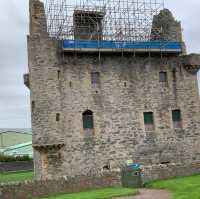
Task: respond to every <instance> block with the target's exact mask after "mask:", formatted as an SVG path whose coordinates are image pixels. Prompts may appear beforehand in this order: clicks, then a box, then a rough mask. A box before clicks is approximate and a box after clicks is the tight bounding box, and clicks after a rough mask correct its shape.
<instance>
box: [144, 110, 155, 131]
mask: <svg viewBox="0 0 200 199" xmlns="http://www.w3.org/2000/svg"><path fill="white" fill-rule="evenodd" d="M144 126H145V131H152V130H154V118H153V112H145V113H144Z"/></svg>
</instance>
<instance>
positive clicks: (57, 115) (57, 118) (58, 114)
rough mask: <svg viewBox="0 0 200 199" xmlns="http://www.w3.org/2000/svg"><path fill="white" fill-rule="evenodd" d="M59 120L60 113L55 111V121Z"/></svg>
mask: <svg viewBox="0 0 200 199" xmlns="http://www.w3.org/2000/svg"><path fill="white" fill-rule="evenodd" d="M59 121H60V113H57V114H56V122H59Z"/></svg>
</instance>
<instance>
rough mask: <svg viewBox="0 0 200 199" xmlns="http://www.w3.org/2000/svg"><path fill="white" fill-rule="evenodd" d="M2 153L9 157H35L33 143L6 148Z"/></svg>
mask: <svg viewBox="0 0 200 199" xmlns="http://www.w3.org/2000/svg"><path fill="white" fill-rule="evenodd" d="M1 153H3V154H4V155H9V156H25V155H28V156H29V157H33V148H32V141H31V142H26V143H22V144H17V145H14V146H10V147H6V148H4V149H2V150H1Z"/></svg>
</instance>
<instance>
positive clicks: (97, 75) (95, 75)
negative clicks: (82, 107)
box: [91, 72, 100, 84]
mask: <svg viewBox="0 0 200 199" xmlns="http://www.w3.org/2000/svg"><path fill="white" fill-rule="evenodd" d="M91 82H92V84H100V73H99V72H92V73H91Z"/></svg>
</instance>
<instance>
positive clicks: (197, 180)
mask: <svg viewBox="0 0 200 199" xmlns="http://www.w3.org/2000/svg"><path fill="white" fill-rule="evenodd" d="M146 187H148V188H156V189H166V190H169V191H171V192H172V193H173V199H200V175H197V176H191V177H184V178H175V179H171V180H163V181H155V182H151V183H147V184H146Z"/></svg>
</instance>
